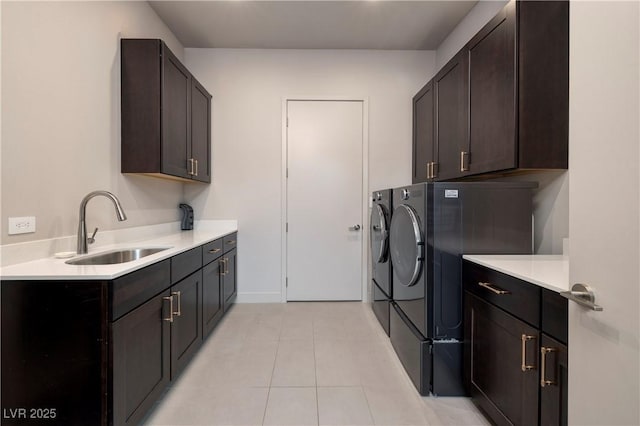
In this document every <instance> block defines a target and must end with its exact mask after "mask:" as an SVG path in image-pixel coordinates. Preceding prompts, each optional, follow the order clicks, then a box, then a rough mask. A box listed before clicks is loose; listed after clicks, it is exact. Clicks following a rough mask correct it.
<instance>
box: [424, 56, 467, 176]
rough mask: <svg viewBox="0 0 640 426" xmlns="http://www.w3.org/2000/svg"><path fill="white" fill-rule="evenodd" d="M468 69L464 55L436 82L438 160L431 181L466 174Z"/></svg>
mask: <svg viewBox="0 0 640 426" xmlns="http://www.w3.org/2000/svg"><path fill="white" fill-rule="evenodd" d="M467 80H468V65H467V58H466V55H465V54H464V52H459V53H458V54H457V55H456V56H454V57H453V59H451V60H450V61H449V62H448V63H447V64H446V65H445V66H444V67H442V69H441V70H440V72H438V73H437V74H436V76H435V77H434V78H433V87H434V89H435V115H436V126H435V139H436V146H437V148H438V157H437V162H436V164H435V165H433V166H432V167H431V169H432V178H433V179H436V180H448V179H453V178H456V177H458V176H460V174H461V173H463V170H466V167H467V166H466V163H465V164H463V160H465V161H467V160H468V158H466V157H464V158H463V156H465V155H466V153H467V151H468V148H467V146H468V137H469V132H468V129H467V120H468V118H467V117H468V113H467V103H468V99H469V94H468V83H467Z"/></svg>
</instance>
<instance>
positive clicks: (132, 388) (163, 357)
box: [111, 290, 172, 425]
mask: <svg viewBox="0 0 640 426" xmlns="http://www.w3.org/2000/svg"><path fill="white" fill-rule="evenodd" d="M169 299H170V292H169V291H168V290H167V291H164V292H162V293H160V294H159V295H157V296H155V297H153V298H152V299H151V300H149V301H147V302H146V303H144V304H143V305H142V306H140V307H138V308H136V309H134V310H133V311H131V312H129V313H128V314H126V315H125V316H123V317H122V318H120V319H119V320H118V321H116V322H115V323H113V326H112V328H111V333H112V341H113V344H112V351H113V352H112V359H113V367H112V377H113V390H114V391H113V393H112V394H111V395H112V398H113V403H112V404H113V424H114V425H136V424H138V423H139V422H140V420H141V419H142V418H143V417H144V416H145V414H146V413H147V411H148V410H149V409H150V408H151V407H152V406H153V404H154V403H155V402H156V400H157V399H158V397H159V396H160V395H161V394H162V392H163V391H164V389H165V387H166V386H167V385H168V384H169V380H170V370H171V359H170V358H171V351H170V348H171V339H172V336H171V327H170V323H169V322H168V321H167V320H166V319H165V318H170V316H171V307H170V306H169V303H168V302H167V301H168V300H169Z"/></svg>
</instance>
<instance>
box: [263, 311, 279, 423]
mask: <svg viewBox="0 0 640 426" xmlns="http://www.w3.org/2000/svg"><path fill="white" fill-rule="evenodd" d="M283 321H284V320H283ZM281 335H282V324H280V330H279V332H278V340H277V342H278V345H277V346H276V356H275V357H274V359H273V367H271V377H269V387H268V388H267V401H266V403H265V404H264V412H263V413H262V425H263V426H264V421H265V420H266V418H267V408H268V407H269V396H271V384H272V383H273V374H274V373H275V371H276V362H277V361H278V352H280V336H281Z"/></svg>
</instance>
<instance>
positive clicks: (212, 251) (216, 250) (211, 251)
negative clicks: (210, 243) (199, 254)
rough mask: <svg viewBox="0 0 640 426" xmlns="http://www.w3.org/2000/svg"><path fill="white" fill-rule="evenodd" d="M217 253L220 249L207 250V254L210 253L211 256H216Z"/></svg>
mask: <svg viewBox="0 0 640 426" xmlns="http://www.w3.org/2000/svg"><path fill="white" fill-rule="evenodd" d="M219 251H220V249H219V248H214V249H211V250H209V253H211V254H216V253H217V252H219Z"/></svg>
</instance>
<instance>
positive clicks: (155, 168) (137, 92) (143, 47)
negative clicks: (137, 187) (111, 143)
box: [121, 39, 211, 182]
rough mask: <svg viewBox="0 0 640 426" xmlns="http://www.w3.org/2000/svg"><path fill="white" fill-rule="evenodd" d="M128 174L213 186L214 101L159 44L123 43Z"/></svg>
mask: <svg viewBox="0 0 640 426" xmlns="http://www.w3.org/2000/svg"><path fill="white" fill-rule="evenodd" d="M121 50H122V64H121V66H122V68H121V72H122V75H121V79H122V97H121V103H122V154H121V155H122V162H121V171H122V173H141V174H147V175H152V176H158V177H165V178H171V179H178V180H183V181H194V180H195V181H200V182H211V166H210V158H211V95H210V94H209V93H208V92H207V90H206V89H205V88H204V87H203V86H202V85H201V84H200V83H199V82H198V81H197V80H196V79H195V77H193V75H191V73H190V72H189V71H188V70H187V68H186V67H185V66H184V65H183V64H182V63H181V62H180V61H179V60H178V58H176V56H175V55H174V54H173V53H172V52H171V51H170V50H169V48H168V47H167V46H166V45H165V44H164V43H163V42H162V40H158V39H122V40H121Z"/></svg>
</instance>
